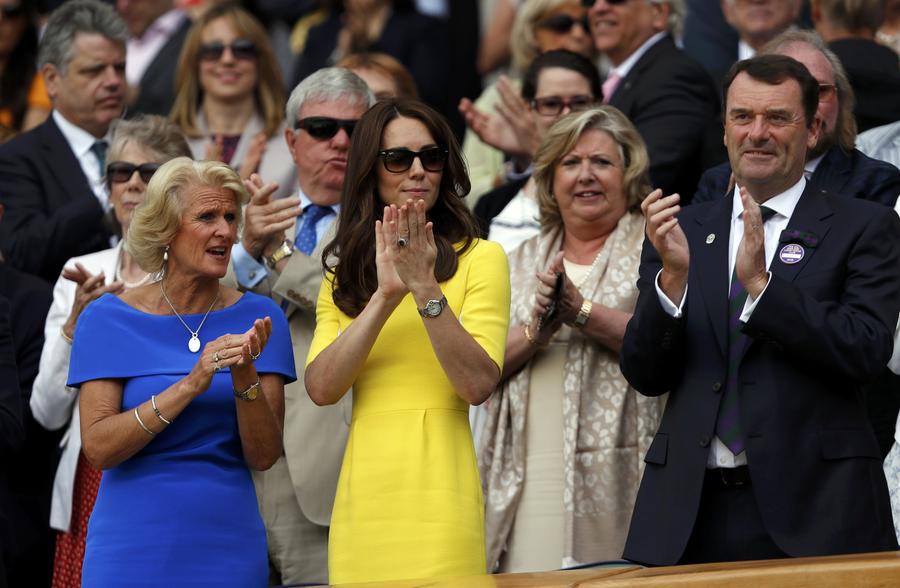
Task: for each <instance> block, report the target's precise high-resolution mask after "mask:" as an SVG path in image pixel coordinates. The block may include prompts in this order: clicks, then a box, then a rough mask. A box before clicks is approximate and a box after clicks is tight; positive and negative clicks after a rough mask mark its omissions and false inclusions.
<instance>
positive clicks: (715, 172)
mask: <svg viewBox="0 0 900 588" xmlns="http://www.w3.org/2000/svg"><path fill="white" fill-rule="evenodd" d="M764 53H778V54H781V55H788V56H790V57H793V58H794V59H796V60H797V61H799V62H800V63H802V64H803V65H805V66H806V68H807V69H809V71H810V73H811V74H812V75H813V77H814V78H816V80H817V81H818V83H819V85H820V87H821V88H822V91H821V92H820V94H819V107H818V110H817V116H818V117H819V118H820V119H821V124H822V125H823V132H822V133H821V137H820V139H819V142H818V143H817V145H816V147H815V148H814V149H813V150H811V151H810V153H809V154H808V155H807V159H808V161H807V163H806V168H807V174H808V175H809V180H810V182H811V183H812V184H814V185H815V186H816V187H818V188H820V189H825V190H829V191H831V192H833V193H835V194H839V195H841V196H846V197H850V198H863V199H865V200H871V201H873V202H880V203H881V204H884V205H887V206H890V207H892V208H893V206H894V203H895V202H896V201H897V196H898V195H900V170H898V169H897V168H896V167H894V166H893V165H891V164H889V163H886V162H883V161H879V160H877V159H872V158H871V157H867V156H866V155H865V154H864V153H862V152H861V151H859V150H858V149H856V148H855V147H854V143H855V141H856V121H855V119H854V117H853V104H854V96H853V88H852V87H851V86H850V81H849V79H848V78H847V74H846V72H845V71H844V67H843V65H841V61H840V59H838V57H837V56H836V55H835V54H834V53H833V52H832V51H831V50H830V49H828V48H827V46H826V45H825V43H824V42H823V41H822V39H821V38H820V37H819V36H818V35H816V34H815V33H812V32H808V31H789V32H787V33H784V34H782V35H780V36H779V37H777V38H776V39H775V40H773V41H772V43H771V45H769V46H767V47H766V49H765V50H764ZM732 185H733V184H732V183H731V164H730V163H728V162H726V163H723V164H722V165H719V166H716V167H713V168H711V169H708V170H707V171H706V172H705V173H704V174H703V177H702V178H701V179H700V185H699V186H698V187H697V192H696V193H695V194H694V198H693V200H692V201H691V202H692V203H697V202H708V201H710V200H717V199H719V198H722V197H723V196H724V195H726V194H730V189H731V187H732Z"/></svg>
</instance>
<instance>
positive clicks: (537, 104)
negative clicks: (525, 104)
mask: <svg viewBox="0 0 900 588" xmlns="http://www.w3.org/2000/svg"><path fill="white" fill-rule="evenodd" d="M596 102H597V100H596V99H595V98H594V97H593V96H588V95H587V94H580V95H578V96H572V97H571V98H563V97H562V96H544V97H543V98H535V99H534V100H532V101H531V108H533V109H534V111H535V112H537V113H538V114H540V115H542V116H558V115H559V114H560V113H561V112H562V111H563V110H564V109H565V108H566V107H567V106H568V107H569V110H570V111H572V112H577V111H580V110H587V109H588V108H590V107H591V106H593V105H594V104H595V103H596Z"/></svg>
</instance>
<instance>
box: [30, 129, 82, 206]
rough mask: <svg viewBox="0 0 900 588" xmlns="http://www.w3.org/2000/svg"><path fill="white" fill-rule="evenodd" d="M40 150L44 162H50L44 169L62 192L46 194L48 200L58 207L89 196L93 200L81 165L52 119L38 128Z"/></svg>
mask: <svg viewBox="0 0 900 588" xmlns="http://www.w3.org/2000/svg"><path fill="white" fill-rule="evenodd" d="M40 129H41V131H40V133H41V149H42V150H43V152H44V157H45V158H46V159H45V161H48V162H52V164H51V165H48V166H47V168H46V169H48V170H49V171H50V173H51V174H52V175H53V176H54V177H55V178H56V182H57V183H58V184H59V186H61V187H62V191H61V192H59V193H57V192H56V191H55V190H54V191H52V192H53V193H52V194H47V197H48V199H53V200H55V202H56V204H57V205H58V206H62V205H65V204H68V203H69V202H71V201H72V200H74V199H78V198H84V197H85V196H89V197H91V198H95V196H94V190H93V188H91V185H90V183H89V182H88V180H87V178H86V177H85V175H84V170H82V169H81V164H80V163H79V162H78V158H77V157H76V156H75V153H73V152H72V148H71V147H70V146H69V142H68V141H66V137H65V136H64V135H63V134H62V131H60V130H59V127H58V126H56V123H55V122H54V121H53V117H52V116H50V117H48V119H47V122H46V123H44V124H43V125H41V126H40Z"/></svg>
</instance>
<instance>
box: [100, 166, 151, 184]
mask: <svg viewBox="0 0 900 588" xmlns="http://www.w3.org/2000/svg"><path fill="white" fill-rule="evenodd" d="M159 167H160V164H159V163H142V164H141V165H134V164H133V163H128V162H127V161H110V162H109V164H107V166H106V181H107V182H108V183H110V184H122V183H125V182H127V181H128V180H130V179H131V176H133V175H134V172H137V173H138V174H139V175H140V176H141V181H143V182H144V183H145V184H147V183H149V182H150V178H152V177H153V174H155V173H156V170H158V169H159Z"/></svg>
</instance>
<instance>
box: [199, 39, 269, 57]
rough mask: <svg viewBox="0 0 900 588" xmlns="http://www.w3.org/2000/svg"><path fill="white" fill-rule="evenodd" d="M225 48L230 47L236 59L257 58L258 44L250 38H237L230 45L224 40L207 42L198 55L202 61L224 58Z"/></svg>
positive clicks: (201, 46)
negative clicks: (223, 41)
mask: <svg viewBox="0 0 900 588" xmlns="http://www.w3.org/2000/svg"><path fill="white" fill-rule="evenodd" d="M225 49H230V50H231V55H232V56H233V57H234V58H235V59H247V60H249V59H256V44H255V43H254V42H253V41H250V40H249V39H237V40H235V41H232V42H231V44H230V45H226V44H224V43H222V41H213V42H212V43H206V44H204V45H200V49H199V50H198V51H197V56H198V57H199V58H200V61H219V60H220V59H222V55H223V54H224V53H225Z"/></svg>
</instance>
